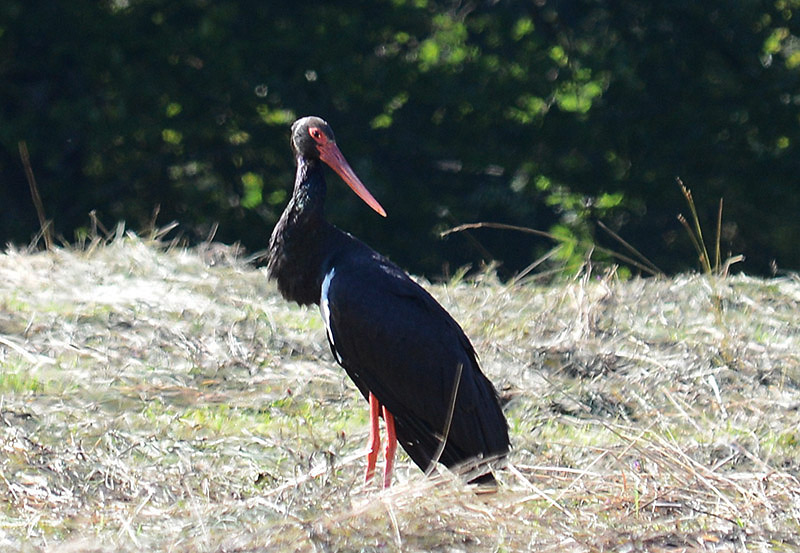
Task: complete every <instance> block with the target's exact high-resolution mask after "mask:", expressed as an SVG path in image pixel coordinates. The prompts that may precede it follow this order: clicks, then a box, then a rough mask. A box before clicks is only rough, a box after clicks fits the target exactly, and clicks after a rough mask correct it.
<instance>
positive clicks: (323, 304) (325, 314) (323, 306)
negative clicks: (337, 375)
mask: <svg viewBox="0 0 800 553" xmlns="http://www.w3.org/2000/svg"><path fill="white" fill-rule="evenodd" d="M335 274H336V269H335V268H331V270H330V271H328V273H327V274H326V275H325V278H324V279H323V281H322V291H321V294H320V298H319V310H320V313H322V320H323V321H324V322H325V330H326V331H327V333H328V341H329V342H330V343H331V351H333V355H334V356H335V357H336V361H337V362H338V363H339V364H341V363H342V358H341V357H340V356H339V352H338V351H336V340H334V339H333V323H332V322H331V307H330V303H329V301H328V293H329V292H330V289H331V280H333V276H334V275H335Z"/></svg>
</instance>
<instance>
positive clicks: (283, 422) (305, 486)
mask: <svg viewBox="0 0 800 553" xmlns="http://www.w3.org/2000/svg"><path fill="white" fill-rule="evenodd" d="M425 285H426V286H427V287H428V288H429V289H430V290H431V291H432V293H433V294H434V295H435V296H436V297H437V298H438V299H439V300H440V301H441V302H442V304H443V305H444V306H445V307H446V308H447V309H448V310H449V311H450V312H451V313H452V314H453V315H454V317H455V318H456V319H457V320H458V321H460V322H461V324H462V326H463V327H464V329H465V330H466V332H467V334H468V335H469V336H470V337H471V338H472V340H473V342H474V344H475V348H476V350H477V351H478V352H479V355H480V357H481V360H482V364H483V368H484V371H485V372H486V373H487V375H488V376H489V377H490V378H491V379H492V381H493V382H494V383H495V384H496V386H497V388H498V390H499V392H500V394H501V395H502V399H503V402H504V409H505V412H506V414H507V417H508V421H509V424H510V431H511V439H512V442H513V450H512V453H511V455H510V457H509V466H508V468H507V469H506V470H504V471H502V472H500V473H499V474H498V479H499V489H498V490H497V492H496V493H494V494H476V493H474V491H473V490H472V489H470V488H469V487H467V486H465V485H464V484H462V483H461V481H460V480H459V479H458V478H456V477H454V476H453V475H451V474H450V473H449V472H447V471H445V470H442V471H440V472H439V473H438V474H434V475H433V476H432V477H430V478H425V477H424V475H423V474H422V473H421V472H420V471H419V470H418V469H417V468H416V466H414V465H413V464H412V463H410V462H409V460H408V459H407V457H405V455H401V456H400V458H399V462H398V467H397V470H396V477H395V485H394V486H393V487H392V488H391V489H389V490H381V489H380V488H379V487H378V485H377V483H373V484H370V485H366V486H365V485H364V483H363V470H364V459H363V452H364V447H365V444H366V438H367V409H366V403H365V402H364V401H363V399H361V398H360V396H359V395H358V393H357V391H356V389H355V387H354V386H353V385H352V384H351V383H350V382H349V380H348V379H347V377H346V375H345V373H344V371H343V370H342V369H340V368H339V367H338V366H337V365H336V364H335V363H334V361H333V358H332V356H331V354H330V352H329V351H328V346H327V343H326V340H325V334H324V329H323V327H322V323H321V319H320V316H319V313H318V312H317V311H316V309H304V308H298V307H297V306H294V305H290V304H287V303H286V302H284V301H283V300H282V299H281V298H280V297H279V296H278V294H277V291H276V289H275V287H274V285H273V284H272V283H270V282H268V281H267V278H266V275H265V272H264V271H263V270H261V269H256V268H253V267H252V266H250V265H248V264H247V263H246V262H245V261H244V260H242V259H240V258H239V257H237V255H236V251H235V249H232V248H229V247H225V246H221V245H217V244H207V245H204V246H202V247H197V248H194V249H183V248H179V247H170V246H169V245H166V244H163V243H160V242H157V241H153V240H148V239H145V238H141V237H138V236H136V235H133V234H125V233H123V232H120V233H118V235H117V237H116V238H114V239H113V240H109V241H100V240H95V241H94V242H92V243H90V244H88V245H85V246H84V247H82V248H61V249H56V250H53V251H50V252H36V253H29V252H26V251H22V250H17V249H7V250H6V251H5V252H4V253H3V254H2V255H0V549H2V550H3V551H22V552H34V551H35V552H38V551H63V552H66V551H69V552H83V551H86V552H106V551H108V552H111V551H164V552H167V551H169V552H189V551H227V552H245V551H247V552H250V551H265V552H266V551H269V552H273V551H278V552H336V551H442V552H445V551H447V552H450V551H453V552H461V551H464V552H478V551H481V552H483V551H498V552H500V551H552V552H557V551H558V552H561V551H567V552H573V551H574V552H595V551H618V552H624V553H628V552H636V551H656V552H658V551H676V552H677V551H725V552H727V551H730V552H740V551H795V550H797V548H800V538H798V535H800V279H798V277H797V276H786V277H783V278H776V279H772V280H763V279H756V278H751V277H747V276H735V277H729V278H719V277H708V276H699V275H682V276H677V277H674V278H649V279H632V280H628V281H620V280H618V279H617V278H616V277H615V276H614V275H613V274H610V275H606V274H595V272H594V271H592V269H591V268H590V267H586V268H585V269H584V271H583V272H582V273H581V275H580V276H579V277H577V278H574V279H569V280H562V281H558V282H554V283H548V284H546V285H545V284H541V283H539V282H537V280H536V279H530V280H527V281H524V282H516V283H513V284H503V283H500V282H499V281H497V280H496V279H495V278H494V277H493V276H492V275H491V274H490V273H485V274H483V275H482V276H479V277H477V278H473V279H469V280H464V279H454V280H453V281H451V282H448V283H446V284H437V285H428V284H427V283H425Z"/></svg>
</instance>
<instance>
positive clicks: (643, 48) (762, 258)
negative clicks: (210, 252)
mask: <svg viewBox="0 0 800 553" xmlns="http://www.w3.org/2000/svg"><path fill="white" fill-rule="evenodd" d="M799 17H800V1H799V0H773V1H769V2H764V1H755V0H725V1H721V0H718V1H710V2H702V3H698V2H692V1H688V0H676V1H671V2H656V1H654V0H650V1H625V0H620V1H600V0H596V1H588V0H586V1H556V2H554V1H550V0H536V1H534V2H512V1H504V0H500V1H495V2H477V1H476V2H434V1H427V0H409V1H405V0H391V1H368V2H366V1H365V2H339V3H331V2H295V3H291V4H287V5H273V3H265V2H256V1H252V0H242V1H233V0H220V1H213V2H212V1H210V0H209V1H206V0H172V1H169V2H166V1H156V0H114V1H105V2H25V1H21V0H5V1H4V2H3V3H2V5H0V143H1V144H2V151H0V202H2V205H3V206H4V209H3V211H2V213H3V215H2V217H0V239H2V240H3V241H16V242H20V243H26V242H28V241H29V240H30V238H31V236H32V235H34V234H35V232H36V231H37V230H38V226H39V225H38V222H37V219H36V215H35V212H34V210H33V205H32V203H31V200H30V195H29V192H28V185H27V183H26V180H25V176H24V172H23V168H22V164H21V162H20V159H19V154H18V150H17V144H18V142H19V141H20V140H25V141H26V142H27V144H28V148H29V150H30V152H31V163H32V166H33V169H34V171H35V174H36V177H37V180H38V183H39V188H40V191H41V195H42V198H43V201H44V204H45V210H46V213H47V215H48V217H50V218H52V219H53V222H54V225H55V229H56V231H57V232H58V233H60V234H61V235H62V236H63V237H64V238H65V239H67V240H72V239H74V237H75V234H76V232H78V233H80V232H82V230H81V229H84V230H85V228H86V227H88V225H89V215H88V214H89V212H90V211H92V210H96V211H97V214H98V217H99V218H100V220H102V221H104V222H106V223H113V222H115V221H116V220H118V219H125V220H126V221H127V222H128V224H129V225H130V226H133V227H143V226H145V225H147V223H148V221H149V220H150V219H151V218H152V213H153V211H154V209H155V207H156V206H160V214H159V221H160V222H161V223H165V222H167V221H170V220H173V219H175V220H178V221H179V222H181V223H182V225H183V228H184V230H185V232H187V233H188V235H189V236H190V237H192V238H194V239H202V238H203V237H205V236H206V235H207V233H208V232H209V231H210V229H211V228H212V225H213V224H214V223H215V222H218V223H219V230H218V232H217V238H218V239H220V240H223V241H227V242H232V241H235V240H240V241H241V242H243V244H244V245H245V246H246V247H248V248H249V249H250V250H258V249H261V248H263V247H264V246H265V244H266V240H267V237H268V234H269V232H270V230H271V227H272V225H273V224H274V222H275V221H276V220H277V217H278V215H279V214H280V211H281V210H282V208H283V206H284V204H285V202H286V200H287V195H288V194H289V192H290V186H291V183H292V181H293V160H292V159H291V154H290V151H289V146H288V125H289V124H290V123H291V121H292V120H293V119H294V118H295V117H298V116H302V115H307V114H316V115H320V116H322V117H324V118H326V119H327V120H328V121H329V122H330V123H331V124H332V126H333V127H334V129H335V130H336V132H337V139H338V142H339V144H340V147H341V148H342V150H343V151H344V153H345V155H346V156H347V157H348V159H349V160H350V162H351V164H352V165H353V167H354V168H355V169H356V171H357V172H358V173H359V174H360V176H361V177H362V180H364V182H365V183H367V185H368V187H369V188H370V189H371V190H372V191H373V193H374V194H375V195H376V197H378V198H379V200H380V201H381V203H383V205H384V206H385V207H386V208H387V211H388V212H389V218H388V219H387V220H385V221H384V220H379V218H378V217H377V216H374V215H372V214H371V213H370V212H369V211H368V210H367V209H365V207H364V206H363V205H361V204H360V203H359V202H358V201H356V200H355V198H354V197H353V196H352V195H351V194H349V193H346V192H345V189H344V187H343V186H341V183H339V182H338V179H334V178H331V179H330V187H329V189H330V193H329V196H330V197H329V208H328V214H329V218H330V219H331V220H333V221H334V222H335V223H336V224H338V225H340V226H341V227H343V228H345V229H346V230H349V231H350V232H353V233H354V234H356V235H357V236H359V237H361V238H363V239H364V240H365V241H366V242H368V243H369V244H371V245H372V246H373V247H375V248H376V249H379V250H380V251H382V252H384V253H387V254H389V255H390V256H391V257H392V258H393V259H394V260H396V261H397V262H399V263H400V264H401V265H403V266H405V267H407V268H409V269H410V270H412V271H414V272H418V273H420V272H423V273H427V274H429V275H436V274H439V273H441V272H442V271H443V270H446V268H447V267H448V266H449V267H450V268H451V269H452V268H455V267H457V266H460V265H463V264H465V263H473V264H475V263H478V262H480V261H486V260H489V259H497V260H499V261H501V262H502V266H501V271H503V272H504V273H505V274H512V273H513V272H515V271H518V270H520V269H521V268H522V267H524V266H526V265H527V264H528V263H530V262H531V261H533V260H534V259H536V258H537V257H538V256H539V255H542V254H543V253H544V252H546V251H548V250H549V249H550V248H552V247H553V243H552V242H551V241H549V240H547V239H544V238H538V237H534V236H530V235H522V234H517V233H512V232H510V231H498V230H480V231H473V232H472V233H471V235H470V236H467V235H464V234H457V235H451V236H450V237H448V238H447V239H445V240H439V239H438V234H437V233H438V231H441V230H443V229H446V228H448V227H451V226H453V225H455V224H458V223H464V222H472V221H479V220H480V221H494V222H501V223H507V224H516V225H524V226H527V227H532V228H536V229H540V230H548V231H550V232H552V233H553V234H555V235H557V236H560V237H562V238H564V239H565V240H568V241H575V247H570V248H564V249H563V250H562V252H561V253H562V257H564V256H566V257H570V256H571V257H573V258H574V260H579V259H581V258H582V256H583V255H584V252H585V250H586V249H587V248H589V247H590V246H589V245H590V244H591V243H597V244H599V245H603V244H605V245H606V246H610V247H612V248H613V249H616V250H621V247H620V245H619V244H618V243H617V242H615V241H614V240H611V239H610V238H609V236H608V235H607V234H606V233H604V232H603V231H601V230H600V229H599V228H598V225H597V222H598V221H602V222H603V223H604V224H606V225H607V226H608V227H609V228H611V229H613V230H614V231H615V232H617V233H619V234H620V235H621V236H622V237H624V238H625V240H627V241H628V242H630V243H631V244H633V245H634V246H635V247H636V248H637V249H639V250H640V251H641V252H643V253H644V254H645V255H647V256H648V257H650V258H651V259H652V260H653V261H654V262H655V263H656V264H657V265H658V266H659V267H660V268H661V269H663V270H666V271H679V270H684V269H686V268H689V267H696V262H695V259H694V253H693V250H692V248H691V246H690V245H689V242H688V239H687V238H686V236H685V233H684V231H683V230H682V229H681V227H680V225H679V223H678V222H677V220H676V215H677V214H678V213H679V212H681V211H686V207H685V204H684V199H683V197H682V196H681V194H680V191H679V190H678V188H677V186H676V185H675V177H676V176H680V177H681V178H682V179H683V181H684V182H686V183H687V185H688V186H689V187H690V188H691V189H692V190H693V192H694V197H695V201H696V203H697V205H698V207H699V210H700V217H701V219H702V220H703V222H704V223H705V224H706V225H707V229H708V231H709V232H708V233H707V234H712V233H711V232H710V231H711V230H712V229H713V227H714V226H715V222H714V221H715V218H716V210H717V202H718V200H719V198H720V197H724V199H725V213H724V216H725V224H724V226H723V241H722V248H723V254H725V253H727V252H731V253H734V254H736V253H743V254H745V255H746V256H747V262H746V263H745V264H744V265H743V268H744V269H745V270H746V271H748V272H755V273H769V271H770V270H771V264H772V263H773V261H774V262H775V264H777V267H778V268H779V269H780V268H783V269H798V268H800V250H798V248H797V246H796V243H797V239H798V237H800V217H799V216H798V214H799V213H800V151H798V145H800V38H799V37H800V27H798V23H797V21H798V18H799ZM772 267H773V268H774V265H772Z"/></svg>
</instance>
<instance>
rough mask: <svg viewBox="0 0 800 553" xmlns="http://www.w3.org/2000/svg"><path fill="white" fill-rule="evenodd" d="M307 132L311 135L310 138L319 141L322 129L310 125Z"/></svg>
mask: <svg viewBox="0 0 800 553" xmlns="http://www.w3.org/2000/svg"><path fill="white" fill-rule="evenodd" d="M308 134H310V135H311V138H313V139H314V140H316V141H317V142H319V141H320V140H322V131H320V130H319V129H318V128H317V127H311V128H310V129H308Z"/></svg>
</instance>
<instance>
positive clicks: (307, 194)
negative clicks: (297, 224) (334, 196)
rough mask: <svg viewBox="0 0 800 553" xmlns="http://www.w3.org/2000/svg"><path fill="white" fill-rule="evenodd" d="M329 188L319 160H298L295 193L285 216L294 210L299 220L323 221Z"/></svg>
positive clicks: (300, 158)
mask: <svg viewBox="0 0 800 553" xmlns="http://www.w3.org/2000/svg"><path fill="white" fill-rule="evenodd" d="M327 191H328V187H327V185H326V184H325V175H324V174H323V171H322V163H320V162H319V161H318V160H307V159H306V158H304V157H298V158H297V171H296V172H295V177H294V192H293V193H292V199H291V201H290V202H289V205H288V206H286V210H285V211H284V215H285V214H286V212H287V211H289V210H290V209H291V210H293V211H294V212H295V213H296V215H297V217H298V218H299V219H307V220H308V221H311V220H313V219H319V220H322V216H323V212H324V207H325V195H326V194H327Z"/></svg>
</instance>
